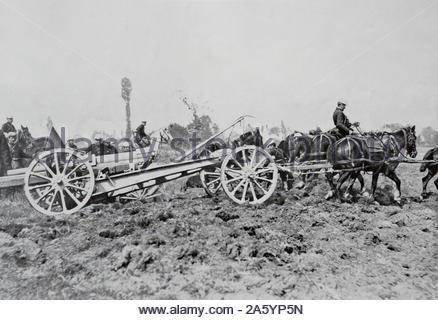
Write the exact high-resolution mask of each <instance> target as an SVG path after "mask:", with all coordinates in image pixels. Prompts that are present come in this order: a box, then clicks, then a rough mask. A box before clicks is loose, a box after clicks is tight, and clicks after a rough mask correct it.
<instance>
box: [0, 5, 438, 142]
mask: <svg viewBox="0 0 438 320" xmlns="http://www.w3.org/2000/svg"><path fill="white" fill-rule="evenodd" d="M122 77H128V78H130V79H131V82H132V86H133V91H132V101H131V106H132V122H133V125H134V126H135V125H137V124H138V123H139V122H140V121H141V120H143V119H144V120H147V121H148V126H149V129H150V130H152V129H156V128H159V127H163V126H166V125H168V124H169V123H172V122H178V123H182V124H185V123H188V122H189V121H190V119H191V114H190V112H189V111H188V110H187V109H186V108H185V106H184V104H183V103H182V102H181V98H182V97H188V99H189V100H190V101H192V102H194V103H196V104H197V105H198V106H200V110H199V112H200V113H201V114H202V113H205V114H209V115H210V116H211V117H212V119H213V121H215V122H217V123H218V124H219V126H221V127H223V126H225V125H227V124H228V123H230V122H232V121H233V120H234V119H236V118H237V117H238V116H240V115H242V114H251V115H253V116H255V117H256V118H257V122H259V123H262V124H268V125H270V126H276V125H279V123H280V121H281V120H283V121H284V123H285V124H286V125H287V126H288V127H290V128H292V129H295V130H309V129H312V128H315V127H316V126H320V127H321V128H322V129H330V128H331V127H332V126H333V123H332V113H333V110H334V108H335V107H336V102H337V101H338V100H343V101H345V102H346V103H347V104H348V106H347V109H346V111H345V112H346V114H347V115H348V117H349V118H350V120H351V121H359V122H360V123H361V127H362V128H363V129H366V130H372V129H378V128H380V127H381V126H382V125H383V124H385V123H401V124H416V125H417V127H419V128H422V127H425V126H432V127H435V128H437V127H438V126H437V119H438V113H437V109H438V108H437V107H438V0H432V1H431V0H403V1H401V0H367V1H365V0H362V1H358V0H336V1H335V0H290V1H278V0H265V1H249V0H233V1H231V0H227V1H225V0H223V1H222V0H203V1H201V0H196V1H195V0H181V1H176V0H173V1H168V0H161V1H158V0H154V1H147V0H123V1H122V0H121V1H116V0H71V1H66V0H0V95H1V97H2V101H1V102H0V119H4V117H5V116H6V115H8V114H11V115H13V116H14V117H15V122H16V123H17V124H22V125H25V126H29V128H30V130H31V132H32V133H33V134H34V136H39V135H45V134H46V133H47V132H46V129H45V123H46V119H47V117H48V116H50V117H51V119H52V120H53V122H54V124H55V127H58V128H59V127H60V126H64V127H66V128H67V132H68V134H69V135H75V134H80V135H83V136H89V135H90V134H91V132H93V130H105V131H107V132H117V133H120V132H122V130H124V126H125V119H124V117H125V116H124V112H125V111H124V102H123V100H122V98H121V95H120V80H121V78H122Z"/></svg>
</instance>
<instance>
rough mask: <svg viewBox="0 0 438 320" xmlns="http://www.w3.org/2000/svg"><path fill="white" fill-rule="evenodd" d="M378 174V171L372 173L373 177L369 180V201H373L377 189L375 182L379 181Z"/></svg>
mask: <svg viewBox="0 0 438 320" xmlns="http://www.w3.org/2000/svg"><path fill="white" fill-rule="evenodd" d="M379 174H380V171H379V170H377V171H373V177H372V180H371V199H374V195H375V193H376V189H377V180H379Z"/></svg>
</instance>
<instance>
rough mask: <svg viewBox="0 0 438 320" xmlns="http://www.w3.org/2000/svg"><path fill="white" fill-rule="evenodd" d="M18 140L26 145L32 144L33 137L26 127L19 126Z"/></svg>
mask: <svg viewBox="0 0 438 320" xmlns="http://www.w3.org/2000/svg"><path fill="white" fill-rule="evenodd" d="M18 140H19V141H22V142H23V143H24V144H25V145H26V146H28V145H31V144H32V142H33V140H34V139H33V137H32V135H31V134H30V131H29V128H28V127H24V126H21V128H20V129H19V130H18Z"/></svg>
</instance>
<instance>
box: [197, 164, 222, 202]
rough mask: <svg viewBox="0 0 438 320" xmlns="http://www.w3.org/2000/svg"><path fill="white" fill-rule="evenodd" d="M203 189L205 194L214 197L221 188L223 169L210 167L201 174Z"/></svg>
mask: <svg viewBox="0 0 438 320" xmlns="http://www.w3.org/2000/svg"><path fill="white" fill-rule="evenodd" d="M199 178H200V179H201V184H202V187H203V188H204V190H205V192H206V193H207V194H208V195H209V196H210V197H213V196H214V195H215V194H216V193H218V191H219V189H220V188H221V168H220V167H218V166H214V167H211V168H210V167H208V168H205V169H204V170H202V171H201V173H200V174H199Z"/></svg>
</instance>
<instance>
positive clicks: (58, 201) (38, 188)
mask: <svg viewBox="0 0 438 320" xmlns="http://www.w3.org/2000/svg"><path fill="white" fill-rule="evenodd" d="M94 181H95V177H94V173H93V169H92V167H91V165H90V164H89V163H88V161H87V160H86V159H82V158H81V157H80V156H79V154H78V153H77V152H76V151H74V150H70V149H55V150H51V151H47V152H44V153H42V154H40V155H38V157H37V158H36V159H34V160H33V161H32V162H31V164H30V165H29V167H28V169H27V171H26V175H25V178H24V191H25V194H26V197H27V199H28V201H29V203H30V204H31V205H32V207H34V208H35V209H36V210H37V211H39V212H41V213H44V214H46V215H50V216H56V215H61V214H72V213H74V212H77V211H78V210H80V209H81V208H82V207H84V206H85V205H86V204H87V203H88V201H89V200H90V198H91V196H92V194H93V190H94Z"/></svg>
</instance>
